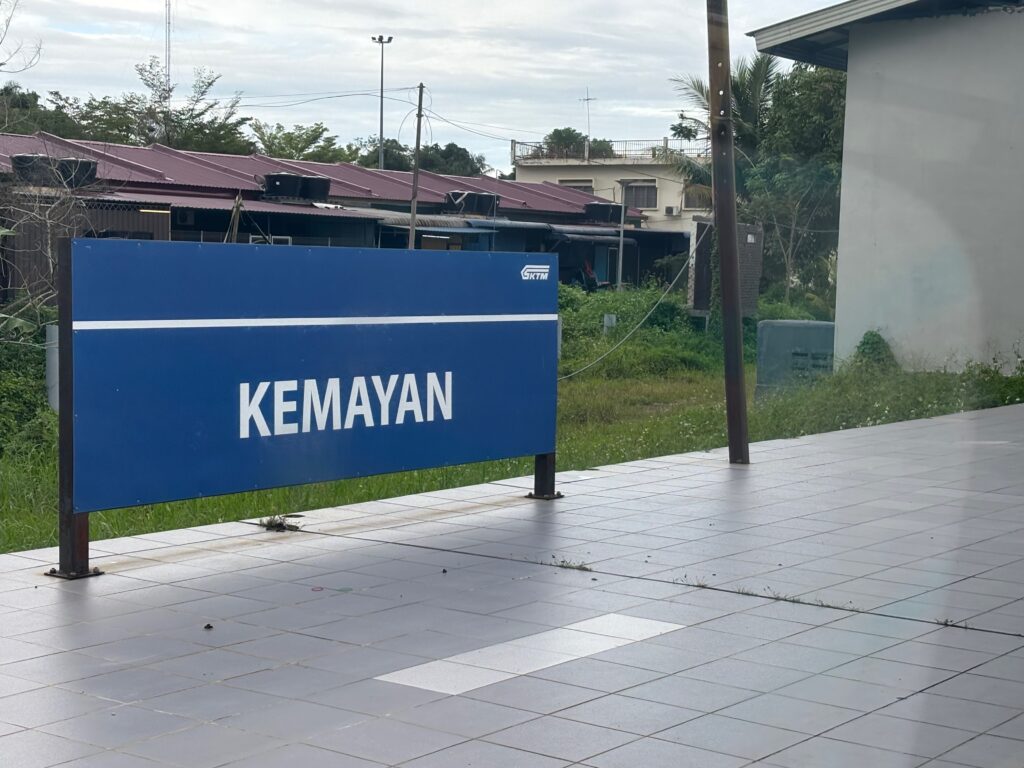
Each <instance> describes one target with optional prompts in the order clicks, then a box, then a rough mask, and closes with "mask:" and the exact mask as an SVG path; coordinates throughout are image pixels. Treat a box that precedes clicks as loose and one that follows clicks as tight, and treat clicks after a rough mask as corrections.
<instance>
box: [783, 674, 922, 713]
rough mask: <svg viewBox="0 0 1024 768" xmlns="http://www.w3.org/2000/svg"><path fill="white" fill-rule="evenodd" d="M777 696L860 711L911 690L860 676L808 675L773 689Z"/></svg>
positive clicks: (903, 695) (881, 704)
mask: <svg viewBox="0 0 1024 768" xmlns="http://www.w3.org/2000/svg"><path fill="white" fill-rule="evenodd" d="M775 693H777V694H779V695H780V696H788V697H790V698H793V699H803V700H804V701H816V702H819V703H821V704H831V705H832V706H834V707H845V708H847V709H857V710H860V711H861V712H870V711H871V710H874V709H878V708H879V707H884V706H886V705H887V704H892V703H893V702H894V701H897V700H899V699H902V698H906V697H907V696H908V695H909V694H910V691H909V690H908V689H899V688H890V687H888V686H884V685H875V684H874V683H864V682H861V681H859V680H846V679H845V678H841V677H826V676H824V675H819V676H818V677H809V678H807V679H806V680H801V681H800V682H798V683H793V685H787V686H786V687H785V688H780V689H779V690H777V691H775Z"/></svg>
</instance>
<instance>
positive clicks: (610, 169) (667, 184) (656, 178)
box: [516, 160, 704, 232]
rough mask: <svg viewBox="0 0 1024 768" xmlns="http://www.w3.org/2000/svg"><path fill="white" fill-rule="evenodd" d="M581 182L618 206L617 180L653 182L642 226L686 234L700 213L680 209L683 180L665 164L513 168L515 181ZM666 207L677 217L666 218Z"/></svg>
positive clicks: (548, 163) (559, 163)
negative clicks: (653, 197)
mask: <svg viewBox="0 0 1024 768" xmlns="http://www.w3.org/2000/svg"><path fill="white" fill-rule="evenodd" d="M583 179H592V180H593V183H594V194H595V195H597V196H598V197H603V198H604V199H606V200H610V201H612V202H615V203H617V202H619V198H620V195H621V192H620V187H619V179H637V180H642V181H653V182H655V183H656V184H657V187H658V207H657V208H650V209H642V210H643V212H644V214H646V216H647V221H646V223H645V226H649V227H653V228H656V229H673V230H678V231H681V232H690V231H691V230H692V228H693V217H694V216H699V215H701V214H702V213H704V212H703V211H701V210H699V209H698V210H685V209H683V205H684V204H685V200H684V195H683V191H684V184H683V180H682V179H681V178H680V177H679V176H678V175H677V174H676V172H675V168H674V167H673V166H671V165H668V164H664V163H652V162H639V161H630V162H627V163H622V162H618V163H616V162H614V161H609V160H591V161H590V162H589V163H584V162H574V161H568V160H530V161H526V162H520V163H518V164H517V165H516V180H517V181H529V182H544V181H550V182H551V183H552V184H558V183H559V182H562V181H565V180H583ZM668 206H672V207H674V208H676V209H679V210H681V213H680V214H679V215H675V216H667V215H666V214H665V208H666V207H668Z"/></svg>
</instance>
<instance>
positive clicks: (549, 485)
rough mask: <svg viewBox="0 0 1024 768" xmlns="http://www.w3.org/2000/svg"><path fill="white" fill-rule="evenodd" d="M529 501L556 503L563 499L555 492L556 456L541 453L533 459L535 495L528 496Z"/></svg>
mask: <svg viewBox="0 0 1024 768" xmlns="http://www.w3.org/2000/svg"><path fill="white" fill-rule="evenodd" d="M527 498H529V499H539V500H541V501H554V500H555V499H560V498H562V494H561V493H560V492H559V491H556V490H555V454H554V453H541V454H538V455H537V456H535V457H534V459H533V493H529V494H527Z"/></svg>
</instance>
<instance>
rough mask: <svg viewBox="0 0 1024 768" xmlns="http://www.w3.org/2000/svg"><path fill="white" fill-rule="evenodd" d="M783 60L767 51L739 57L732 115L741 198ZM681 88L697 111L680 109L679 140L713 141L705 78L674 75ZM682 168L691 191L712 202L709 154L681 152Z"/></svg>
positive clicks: (734, 73) (676, 127)
mask: <svg viewBox="0 0 1024 768" xmlns="http://www.w3.org/2000/svg"><path fill="white" fill-rule="evenodd" d="M779 69H780V67H779V60H778V59H777V58H775V57H774V56H771V55H769V54H767V53H759V54H757V55H756V56H754V57H753V58H752V59H747V58H740V59H738V60H737V61H736V63H735V64H734V65H733V71H732V119H733V127H734V130H735V146H736V155H737V161H736V192H737V195H738V196H739V197H740V198H741V199H745V198H746V197H747V189H746V172H747V170H749V168H750V167H751V166H753V165H754V163H756V162H757V157H758V153H759V150H760V146H761V141H762V139H763V138H764V136H765V132H766V129H767V126H768V118H769V116H770V114H771V107H772V93H773V91H774V89H775V84H776V82H777V80H778V77H779ZM672 82H674V83H675V84H676V90H678V91H679V92H681V93H682V94H683V96H684V97H685V98H686V100H687V102H688V106H689V107H690V109H691V110H692V111H693V112H694V113H695V115H693V114H688V113H687V111H685V110H684V111H683V112H680V113H679V122H678V123H676V124H675V125H674V126H672V133H673V135H674V136H676V137H677V138H685V139H696V140H698V141H706V142H709V143H710V141H711V125H710V113H711V92H710V88H709V86H708V84H707V82H705V81H704V80H703V79H701V78H700V77H697V76H696V75H683V76H680V77H674V78H672ZM677 172H678V173H680V174H681V175H682V176H683V177H684V178H685V179H686V184H687V190H688V191H689V192H690V193H692V194H695V196H696V197H698V198H704V199H705V201H706V203H707V205H708V207H710V202H711V164H710V162H709V161H708V159H707V158H706V157H688V156H685V155H684V156H681V157H680V159H679V161H678V164H677Z"/></svg>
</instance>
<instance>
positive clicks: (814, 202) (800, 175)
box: [745, 155, 840, 303]
mask: <svg viewBox="0 0 1024 768" xmlns="http://www.w3.org/2000/svg"><path fill="white" fill-rule="evenodd" d="M839 177H840V166H839V164H838V163H837V162H836V161H834V160H826V159H823V158H811V159H805V158H798V157H793V156H792V155H769V156H766V157H763V158H762V159H761V161H760V162H759V163H758V164H757V165H755V166H754V167H753V168H752V169H751V170H750V173H749V175H748V178H747V193H748V195H749V200H748V201H747V203H746V205H745V213H746V214H747V215H748V216H752V217H753V218H756V219H757V220H758V221H761V222H762V223H763V224H764V227H765V236H766V240H767V241H768V251H769V253H770V254H771V255H772V256H774V257H775V258H777V259H778V260H779V261H780V262H781V266H782V269H783V297H784V300H785V301H786V302H787V303H789V301H790V292H791V290H792V289H793V288H794V287H795V286H796V285H797V284H798V282H799V280H798V277H799V275H800V273H801V271H803V272H808V271H811V270H813V269H814V268H815V267H820V264H817V263H816V262H817V261H819V260H820V259H822V258H823V257H824V258H827V257H828V255H829V254H830V253H834V251H835V237H834V234H833V230H832V227H833V226H834V221H835V218H836V217H837V214H838V208H839ZM808 267H810V270H808ZM818 271H819V272H820V269H819V270H818ZM824 287H825V286H819V288H824Z"/></svg>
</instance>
